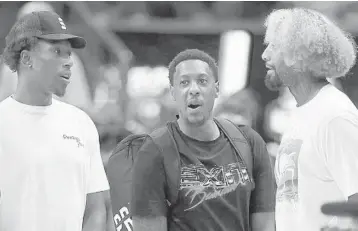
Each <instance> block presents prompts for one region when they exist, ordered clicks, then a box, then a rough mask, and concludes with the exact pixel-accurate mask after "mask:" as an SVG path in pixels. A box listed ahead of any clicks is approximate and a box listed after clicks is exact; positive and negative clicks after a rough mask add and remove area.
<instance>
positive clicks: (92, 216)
mask: <svg viewBox="0 0 358 231" xmlns="http://www.w3.org/2000/svg"><path fill="white" fill-rule="evenodd" d="M106 193H107V192H106V191H105V192H96V193H90V194H87V202H86V209H85V214H84V217H83V227H82V230H83V231H100V230H105V228H106V205H105V198H106Z"/></svg>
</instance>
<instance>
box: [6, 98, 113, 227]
mask: <svg viewBox="0 0 358 231" xmlns="http://www.w3.org/2000/svg"><path fill="white" fill-rule="evenodd" d="M108 189H109V185H108V181H107V178H106V174H105V171H104V167H103V164H102V160H101V156H100V149H99V139H98V132H97V129H96V127H95V125H94V123H93V122H92V120H91V119H90V118H89V117H88V116H87V115H86V114H85V113H84V112H83V111H81V110H79V109H78V108H76V107H74V106H71V105H69V104H66V103H63V102H60V101H58V100H55V99H53V101H52V104H51V105H50V106H29V105H25V104H22V103H19V102H17V101H16V100H14V99H13V98H12V97H8V98H7V99H5V100H4V101H2V102H1V103H0V190H1V206H0V210H1V211H0V214H1V217H0V224H1V225H2V226H1V227H0V230H1V231H23V230H27V231H49V230H51V231H81V230H82V220H83V215H84V210H85V205H86V195H87V194H89V193H94V192H100V191H105V190H108Z"/></svg>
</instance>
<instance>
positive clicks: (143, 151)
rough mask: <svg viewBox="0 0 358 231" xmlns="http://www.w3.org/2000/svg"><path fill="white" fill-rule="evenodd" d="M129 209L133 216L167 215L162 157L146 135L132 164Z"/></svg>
mask: <svg viewBox="0 0 358 231" xmlns="http://www.w3.org/2000/svg"><path fill="white" fill-rule="evenodd" d="M132 180H133V181H132V200H131V209H132V215H133V216H139V217H158V216H165V217H166V215H167V206H168V204H167V200H166V196H165V182H166V178H165V171H164V166H163V157H162V155H161V153H160V151H159V150H158V148H157V146H156V145H155V144H154V143H153V141H152V139H151V138H150V137H148V138H147V139H146V140H145V142H144V143H143V145H142V147H141V148H140V149H139V151H138V153H137V157H136V159H135V162H134V165H133V178H132Z"/></svg>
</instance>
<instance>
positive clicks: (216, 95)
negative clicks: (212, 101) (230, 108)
mask: <svg viewBox="0 0 358 231" xmlns="http://www.w3.org/2000/svg"><path fill="white" fill-rule="evenodd" d="M219 93H220V85H219V81H217V82H216V83H215V97H216V98H218V97H219Z"/></svg>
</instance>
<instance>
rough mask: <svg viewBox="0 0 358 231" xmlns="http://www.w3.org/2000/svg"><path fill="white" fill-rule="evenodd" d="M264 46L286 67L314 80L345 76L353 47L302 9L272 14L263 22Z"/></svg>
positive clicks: (322, 20)
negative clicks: (314, 78) (272, 51)
mask: <svg viewBox="0 0 358 231" xmlns="http://www.w3.org/2000/svg"><path fill="white" fill-rule="evenodd" d="M265 27H266V34H265V43H266V44H269V45H271V46H272V47H275V48H274V49H275V52H280V53H282V54H283V56H284V61H285V63H286V65H287V66H291V67H293V68H295V70H297V71H301V72H304V73H309V74H311V75H312V76H314V77H317V78H338V77H342V76H344V75H346V74H347V72H348V71H349V70H350V69H351V68H352V67H353V66H354V64H355V60H356V44H355V42H354V41H353V39H352V38H351V36H350V35H349V34H348V33H346V32H344V31H343V30H341V29H340V28H339V27H338V26H337V25H335V24H334V23H333V22H332V21H330V20H329V19H328V18H327V17H326V16H324V15H323V14H321V13H319V12H317V11H314V10H310V9H303V8H293V9H280V10H274V11H273V12H272V13H271V14H270V15H269V16H268V17H267V19H266V22H265Z"/></svg>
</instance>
